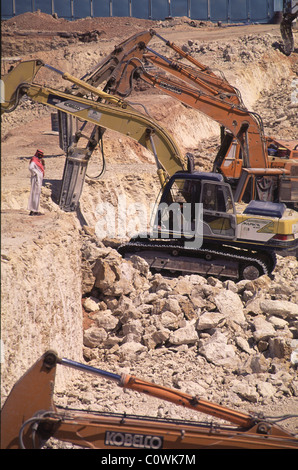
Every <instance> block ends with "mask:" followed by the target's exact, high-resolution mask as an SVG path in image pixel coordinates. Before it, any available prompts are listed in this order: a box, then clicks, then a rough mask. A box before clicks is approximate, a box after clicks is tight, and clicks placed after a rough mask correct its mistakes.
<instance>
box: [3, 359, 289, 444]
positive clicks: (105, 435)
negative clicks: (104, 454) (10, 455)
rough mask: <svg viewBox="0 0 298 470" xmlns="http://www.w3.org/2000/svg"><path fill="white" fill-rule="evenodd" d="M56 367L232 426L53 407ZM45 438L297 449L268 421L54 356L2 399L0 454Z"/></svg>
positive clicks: (152, 384) (99, 442)
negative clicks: (206, 415) (95, 377)
mask: <svg viewBox="0 0 298 470" xmlns="http://www.w3.org/2000/svg"><path fill="white" fill-rule="evenodd" d="M57 364H59V365H62V366H67V367H71V368H74V369H77V370H80V371H83V372H87V373H91V374H95V375H98V376H101V377H104V378H105V379H107V380H110V381H113V382H117V384H118V385H119V386H120V387H122V388H124V389H130V390H134V391H136V392H139V393H143V394H145V395H149V396H151V397H155V398H158V399H161V400H166V401H169V402H171V403H173V404H175V405H178V406H182V407H186V408H189V409H192V410H194V411H198V412H201V413H205V414H208V415H211V416H214V417H216V418H220V419H222V420H225V421H228V422H229V423H232V424H233V426H231V425H221V424H216V425H214V423H213V424H207V423H201V422H198V421H196V420H192V421H191V422H190V421H183V420H165V419H160V418H159V419H158V418H154V417H144V416H143V417H141V416H134V415H131V416H129V415H126V414H117V413H107V412H102V413H96V412H86V411H81V410H68V409H65V408H61V407H59V406H56V405H55V404H54V401H53V394H54V382H55V374H56V367H57ZM235 425H236V426H235ZM50 437H55V438H56V439H59V440H61V441H65V442H71V443H73V444H75V445H79V446H82V447H87V448H94V449H97V448H99V449H112V448H117V449H119V448H129V449H134V448H138V449H140V448H142V449H206V448H209V447H212V449H237V448H238V449H298V439H297V438H296V437H295V436H294V435H292V434H291V433H289V432H287V431H285V430H284V429H282V428H281V427H279V426H277V425H276V424H274V423H272V422H270V421H268V420H264V419H260V418H258V417H254V416H252V415H249V414H246V413H241V412H238V411H234V410H232V409H229V408H226V407H224V406H221V405H217V404H214V403H210V402H208V401H205V400H202V399H200V398H198V397H196V396H191V395H188V394H186V393H183V392H181V391H179V390H175V389H171V388H167V387H163V386H159V385H156V384H154V383H151V382H147V381H144V380H142V379H138V378H136V377H134V376H131V375H118V374H114V373H111V372H108V371H104V370H101V369H97V368H94V367H91V366H88V365H85V364H81V363H79V362H75V361H72V360H69V359H66V358H62V359H60V358H59V357H58V356H57V354H56V352H54V351H47V352H46V353H45V354H44V355H43V356H42V357H41V358H39V359H38V361H37V362H36V363H35V364H34V365H33V366H32V367H31V368H30V369H29V370H28V371H27V372H26V373H25V374H24V375H23V377H22V378H21V379H20V380H19V381H18V382H17V383H16V384H15V385H14V387H13V388H12V390H11V392H10V394H9V396H8V398H7V399H6V401H5V403H4V406H3V408H2V410H1V449H17V448H23V449H32V448H40V447H42V446H43V445H44V443H45V442H46V441H47V440H48V439H49V438H50Z"/></svg>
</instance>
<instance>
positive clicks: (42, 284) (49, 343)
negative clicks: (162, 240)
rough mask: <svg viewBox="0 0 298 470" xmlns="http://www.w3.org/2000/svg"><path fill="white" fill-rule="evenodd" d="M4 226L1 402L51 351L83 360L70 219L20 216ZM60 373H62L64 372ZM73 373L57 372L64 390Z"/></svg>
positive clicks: (76, 240) (75, 242)
mask: <svg viewBox="0 0 298 470" xmlns="http://www.w3.org/2000/svg"><path fill="white" fill-rule="evenodd" d="M12 221H14V219H11V214H10V213H8V212H7V213H6V214H5V222H4V223H3V224H2V234H3V238H2V254H1V311H2V316H1V340H2V345H3V346H4V351H2V353H3V358H4V360H3V363H2V364H1V386H2V397H3V396H5V395H6V394H7V393H8V391H9V390H10V388H11V387H12V385H13V384H14V383H15V381H16V379H17V378H19V377H20V376H21V375H22V374H23V373H24V372H25V371H26V370H27V369H28V367H30V366H31V365H32V363H34V362H35V361H36V360H37V358H38V357H39V356H41V355H42V354H43V353H44V352H45V351H46V350H47V349H54V350H56V351H57V352H59V354H60V355H62V354H63V355H64V356H66V355H68V356H69V355H70V356H71V357H73V358H74V357H76V358H77V360H80V359H82V353H81V351H82V346H83V335H82V308H81V256H80V246H81V243H80V237H79V232H78V230H77V224H76V223H74V219H73V218H72V217H67V216H66V217H63V218H55V217H52V216H51V217H48V216H41V217H39V218H38V220H31V218H30V217H29V216H28V215H27V214H22V217H21V218H20V220H19V223H18V225H15V224H14V225H13V233H14V237H13V238H11V239H10V242H8V241H7V239H6V231H7V230H9V231H10V230H12V227H11V222H12ZM61 372H62V373H61ZM70 376H71V374H69V372H67V371H61V370H60V371H59V374H58V375H57V383H58V385H59V384H60V385H61V386H63V384H64V383H65V380H68V379H69V378H70Z"/></svg>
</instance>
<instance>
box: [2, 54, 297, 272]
mask: <svg viewBox="0 0 298 470" xmlns="http://www.w3.org/2000/svg"><path fill="white" fill-rule="evenodd" d="M42 67H45V68H47V69H50V70H52V71H53V72H55V73H58V74H60V75H61V76H62V77H63V78H64V79H65V80H67V81H70V82H71V83H72V84H73V85H74V86H75V88H73V89H72V90H70V91H69V90H68V92H63V91H60V90H56V89H53V88H48V87H45V86H43V85H40V84H38V83H35V82H34V79H35V76H36V74H37V72H38V71H39V70H40V69H41V68H42ZM3 83H4V89H5V96H4V99H3V100H2V101H3V102H2V104H1V111H2V113H3V112H9V111H13V110H14V109H15V108H16V107H17V105H18V103H19V100H20V98H21V97H22V96H24V95H25V96H26V97H28V98H30V99H32V100H33V101H35V102H38V103H42V104H44V105H47V106H50V107H52V108H54V109H56V110H59V111H62V113H63V115H64V114H65V115H69V116H73V117H75V119H77V120H78V121H83V122H91V123H92V124H94V126H95V127H94V128H95V131H94V132H93V133H92V136H91V137H90V138H88V144H87V146H86V147H85V148H84V149H82V148H78V147H77V145H76V144H77V142H78V141H79V139H80V138H81V134H80V133H79V135H78V139H77V141H73V142H72V143H71V145H70V146H69V147H68V155H67V165H66V167H65V170H64V175H63V182H62V191H61V196H60V199H61V198H62V199H63V197H64V198H65V199H66V196H65V195H64V190H65V192H66V194H67V195H68V196H67V197H68V199H69V202H68V205H69V206H70V207H71V206H72V204H73V203H74V201H75V202H77V201H78V199H79V196H80V192H81V190H82V184H83V177H82V175H84V172H85V171H86V167H87V164H88V160H89V159H90V156H91V154H92V149H94V147H95V145H97V143H98V136H99V132H97V129H101V128H104V129H105V128H108V129H113V130H115V131H117V132H119V133H121V134H124V135H127V136H129V137H130V138H132V139H134V140H136V141H137V142H139V143H140V144H141V145H143V146H144V147H146V148H148V149H149V150H150V151H152V152H153V154H154V156H155V160H156V165H157V171H158V175H159V178H160V183H161V189H162V195H161V199H160V204H158V205H157V211H156V214H155V218H154V222H153V228H152V230H151V232H150V233H146V234H139V235H138V237H135V238H133V239H132V240H130V241H129V242H128V243H126V244H124V245H123V246H121V247H120V248H119V252H120V253H121V254H122V255H123V256H124V257H130V256H131V255H132V254H136V253H137V254H138V255H139V256H142V257H143V258H144V259H146V260H147V261H148V263H149V265H150V267H151V269H152V270H162V271H171V272H173V271H174V272H179V273H199V274H204V275H213V276H219V277H224V278H232V279H241V278H244V279H255V278H257V277H259V276H260V275H263V274H270V273H271V272H272V271H273V270H274V267H275V263H276V257H275V253H277V252H278V253H280V254H293V255H296V252H297V247H298V214H297V212H295V211H294V210H292V209H289V208H287V207H286V206H285V204H281V203H273V202H264V201H251V202H250V203H249V204H241V205H236V204H235V202H234V199H233V194H232V190H231V187H230V185H229V184H227V183H225V182H224V179H223V176H222V175H220V174H218V173H207V172H203V173H202V172H196V171H194V167H193V163H192V159H191V158H188V159H187V158H186V157H183V156H182V155H181V153H180V151H179V148H178V146H177V145H176V143H175V141H174V139H173V137H172V136H171V135H170V134H169V133H168V132H167V131H166V130H165V129H164V128H163V127H161V126H160V124H158V123H157V122H156V121H155V120H153V119H151V118H149V117H148V116H147V115H145V114H143V113H141V112H139V111H136V109H134V107H133V106H132V105H130V104H129V103H127V102H126V101H125V100H123V99H122V98H120V97H116V96H114V95H110V94H108V93H106V92H104V91H101V90H99V89H98V88H96V87H94V86H93V85H91V84H90V83H88V82H85V81H84V80H81V79H77V78H75V77H73V76H72V75H70V74H68V73H63V72H61V71H60V70H57V69H55V68H54V67H52V66H50V65H48V64H44V63H43V62H41V61H40V60H29V61H24V62H20V63H19V64H18V65H17V66H16V67H15V68H14V69H13V70H11V71H10V72H9V73H8V74H7V75H6V76H4V77H3ZM83 94H84V95H86V94H89V96H88V97H84V96H82V95H83ZM78 182H79V184H78ZM65 188H66V189H65Z"/></svg>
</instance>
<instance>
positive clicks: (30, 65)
mask: <svg viewBox="0 0 298 470" xmlns="http://www.w3.org/2000/svg"><path fill="white" fill-rule="evenodd" d="M41 67H47V68H48V69H51V70H52V71H54V72H56V73H58V74H60V75H61V76H62V77H63V78H64V79H65V80H68V81H70V82H71V83H72V84H73V85H74V86H75V87H76V88H78V89H79V90H83V92H84V94H88V95H89V96H88V98H86V97H83V96H79V92H77V94H72V93H71V94H70V93H66V92H63V91H59V90H56V89H53V88H48V87H45V86H42V85H39V84H36V83H34V78H35V76H36V74H37V72H38V71H39V70H40V69H41ZM3 83H4V90H5V99H4V102H3V103H2V104H1V113H5V112H11V111H13V110H14V109H15V108H16V107H17V105H18V103H19V100H20V98H21V97H22V96H24V95H26V96H27V97H28V98H30V99H31V100H33V101H35V102H38V103H41V104H44V105H46V106H50V107H52V108H54V109H56V110H57V111H62V112H63V113H66V114H68V115H71V116H73V117H75V118H76V119H77V120H78V121H80V122H90V123H93V124H94V125H95V126H96V127H99V126H100V127H102V128H105V129H111V130H114V131H117V132H119V133H121V134H123V135H126V136H129V137H130V138H131V139H134V140H135V141H137V142H138V143H139V144H141V145H142V146H143V147H145V148H147V149H148V150H150V151H151V152H152V153H153V154H154V157H155V161H156V165H157V171H158V175H159V179H160V183H161V186H163V184H164V182H165V180H166V178H168V177H169V176H171V175H172V174H174V173H175V172H176V171H178V170H183V169H185V165H186V162H185V160H184V158H183V157H182V155H181V153H180V150H179V148H178V146H177V144H176V143H175V141H174V139H173V137H172V136H171V135H170V134H169V133H168V132H167V131H166V130H165V129H164V128H163V127H162V126H161V125H160V124H159V123H158V122H157V121H155V120H154V119H152V118H150V117H149V116H147V115H145V114H143V113H141V112H139V111H137V110H136V109H135V108H133V107H132V106H131V105H129V103H127V102H125V101H124V100H123V99H120V98H118V97H115V96H113V95H109V94H108V93H105V92H104V91H101V90H99V89H98V88H95V87H93V86H92V85H91V84H89V83H86V82H84V81H83V80H80V79H77V78H75V77H73V76H72V75H70V74H68V73H63V72H61V71H59V70H57V69H55V68H54V67H51V66H49V65H47V64H44V63H43V62H42V61H40V60H30V61H24V62H21V63H20V64H18V65H17V66H16V67H15V68H14V69H13V70H12V71H11V72H10V73H9V74H7V75H6V76H5V77H4V78H3ZM81 95H82V93H81ZM90 95H91V96H93V97H95V99H94V98H93V99H90ZM90 155H91V152H85V154H84V160H85V161H86V160H88V159H89V158H90Z"/></svg>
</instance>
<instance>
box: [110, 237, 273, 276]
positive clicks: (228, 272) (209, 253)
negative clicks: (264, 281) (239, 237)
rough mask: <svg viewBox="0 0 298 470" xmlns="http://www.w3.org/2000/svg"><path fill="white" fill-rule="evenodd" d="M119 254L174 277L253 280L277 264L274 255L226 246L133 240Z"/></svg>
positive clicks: (269, 272) (122, 247) (271, 269)
mask: <svg viewBox="0 0 298 470" xmlns="http://www.w3.org/2000/svg"><path fill="white" fill-rule="evenodd" d="M118 252H119V253H120V254H121V255H122V256H123V257H124V258H130V257H131V256H133V255H137V256H140V257H141V258H143V259H145V260H146V261H147V263H148V265H149V267H150V270H151V271H152V272H168V273H171V274H174V273H175V274H200V275H204V276H214V277H218V278H229V279H235V280H241V279H246V280H253V279H257V278H258V277H260V276H262V275H264V274H268V275H269V274H271V272H272V271H273V269H274V267H275V264H276V257H275V254H274V253H271V252H268V253H267V252H266V253H264V252H263V253H259V252H255V253H252V252H248V251H247V252H246V251H244V250H240V249H236V248H231V247H228V246H226V247H224V250H222V249H217V248H214V247H210V246H206V247H204V246H203V247H201V248H200V249H195V248H185V247H184V246H183V245H182V244H179V243H178V244H176V243H175V241H174V240H173V243H172V242H169V243H167V242H162V241H159V240H158V241H153V240H149V239H132V240H131V241H129V242H128V243H125V244H123V245H121V246H120V247H119V248H118Z"/></svg>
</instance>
